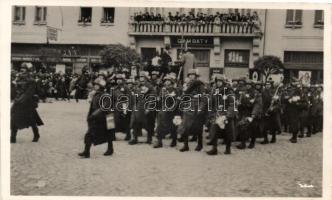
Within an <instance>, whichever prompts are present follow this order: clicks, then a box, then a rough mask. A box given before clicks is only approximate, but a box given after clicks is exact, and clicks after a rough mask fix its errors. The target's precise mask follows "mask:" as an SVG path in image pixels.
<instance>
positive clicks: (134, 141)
mask: <svg viewBox="0 0 332 200" xmlns="http://www.w3.org/2000/svg"><path fill="white" fill-rule="evenodd" d="M137 143H138V141H137V139H132V140H130V141H129V142H128V144H130V145H135V144H137Z"/></svg>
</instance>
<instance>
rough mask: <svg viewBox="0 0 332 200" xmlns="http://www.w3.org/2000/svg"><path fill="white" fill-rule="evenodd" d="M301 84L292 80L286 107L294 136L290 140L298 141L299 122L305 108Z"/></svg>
mask: <svg viewBox="0 0 332 200" xmlns="http://www.w3.org/2000/svg"><path fill="white" fill-rule="evenodd" d="M300 88H301V84H300V83H299V82H292V87H291V91H290V93H289V94H288V96H287V97H288V98H287V104H288V106H287V107H286V109H287V112H288V114H289V119H288V120H289V121H290V123H289V126H290V127H289V129H290V132H291V133H292V137H291V139H290V142H292V143H297V137H298V135H297V134H298V132H299V126H300V124H299V122H300V114H301V111H302V109H303V100H302V99H301V96H302V94H301V90H300Z"/></svg>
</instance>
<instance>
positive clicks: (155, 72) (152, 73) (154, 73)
mask: <svg viewBox="0 0 332 200" xmlns="http://www.w3.org/2000/svg"><path fill="white" fill-rule="evenodd" d="M151 75H159V72H158V71H152V72H151Z"/></svg>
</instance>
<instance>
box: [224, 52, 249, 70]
mask: <svg viewBox="0 0 332 200" xmlns="http://www.w3.org/2000/svg"><path fill="white" fill-rule="evenodd" d="M225 67H249V50H230V49H227V50H225Z"/></svg>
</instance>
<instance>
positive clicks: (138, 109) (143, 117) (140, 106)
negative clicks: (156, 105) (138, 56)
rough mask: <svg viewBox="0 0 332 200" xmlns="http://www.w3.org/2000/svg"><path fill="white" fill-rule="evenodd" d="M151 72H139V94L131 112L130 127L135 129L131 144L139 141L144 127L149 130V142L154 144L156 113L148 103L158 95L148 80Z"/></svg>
mask: <svg viewBox="0 0 332 200" xmlns="http://www.w3.org/2000/svg"><path fill="white" fill-rule="evenodd" d="M148 80H149V73H148V72H147V71H142V72H140V73H139V82H138V85H137V95H135V99H134V105H133V111H132V114H131V120H130V127H131V128H132V129H133V137H132V140H131V141H129V144H130V145H135V144H137V143H138V136H140V135H142V129H143V128H144V129H145V130H146V131H147V141H146V143H147V144H152V136H153V134H154V127H155V122H154V119H155V118H154V117H155V116H154V114H153V113H152V112H150V111H151V110H153V109H151V110H149V108H148V104H146V102H148V101H149V98H150V97H152V98H153V97H156V93H155V90H154V88H153V86H152V84H151V83H150V82H149V81H148Z"/></svg>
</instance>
